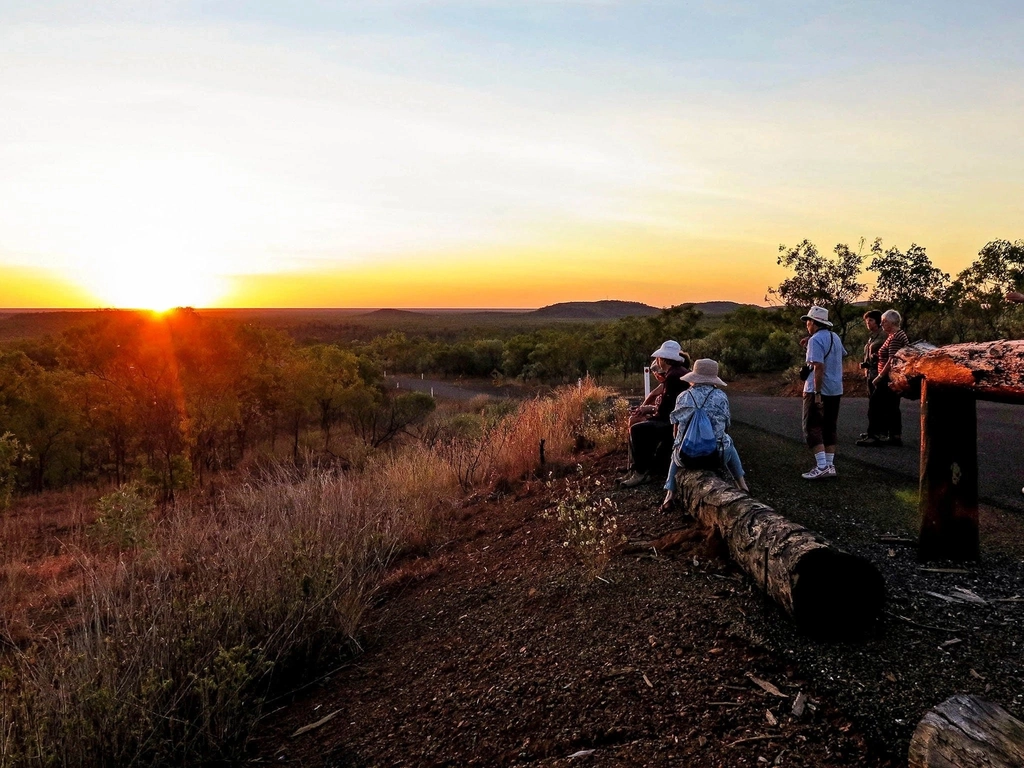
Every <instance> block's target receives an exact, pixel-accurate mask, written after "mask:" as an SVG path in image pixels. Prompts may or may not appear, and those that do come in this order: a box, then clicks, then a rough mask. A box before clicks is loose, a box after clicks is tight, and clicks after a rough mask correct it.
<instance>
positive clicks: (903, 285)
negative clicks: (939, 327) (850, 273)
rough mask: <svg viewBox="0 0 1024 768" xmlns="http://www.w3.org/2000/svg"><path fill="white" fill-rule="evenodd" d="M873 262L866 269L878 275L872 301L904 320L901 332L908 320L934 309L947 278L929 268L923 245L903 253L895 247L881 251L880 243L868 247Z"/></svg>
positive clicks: (945, 285)
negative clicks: (899, 315) (885, 305)
mask: <svg viewBox="0 0 1024 768" xmlns="http://www.w3.org/2000/svg"><path fill="white" fill-rule="evenodd" d="M871 253H872V254H873V255H874V258H873V259H872V260H871V263H870V264H868V269H869V270H871V271H872V272H876V273H877V274H878V281H877V283H876V284H875V290H874V291H873V293H872V295H871V298H872V299H874V300H875V301H879V302H882V303H883V304H888V305H889V306H892V307H895V308H896V309H897V310H898V311H899V313H900V314H901V315H902V316H903V329H904V330H907V329H908V328H909V327H910V318H912V317H917V316H918V315H919V314H920V313H922V312H924V311H927V310H929V309H934V308H935V307H937V306H938V305H939V303H940V302H941V301H942V297H943V294H944V292H945V290H946V288H947V287H948V285H949V275H948V274H947V273H945V272H943V271H942V270H941V269H939V268H938V267H935V266H933V265H932V262H931V259H929V258H928V254H927V253H925V248H924V246H923V245H918V244H917V243H911V244H910V247H909V248H908V249H907V251H906V253H903V252H901V251H900V249H899V248H897V247H896V246H892V247H890V248H889V249H888V250H886V251H883V250H882V239H881V238H876V239H875V242H874V243H872V245H871Z"/></svg>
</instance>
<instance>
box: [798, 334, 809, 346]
mask: <svg viewBox="0 0 1024 768" xmlns="http://www.w3.org/2000/svg"><path fill="white" fill-rule="evenodd" d="M810 340H811V337H810V336H804V337H803V338H802V339H800V346H801V347H806V346H807V342H808V341H810Z"/></svg>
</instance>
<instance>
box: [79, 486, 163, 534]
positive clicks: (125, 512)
mask: <svg viewBox="0 0 1024 768" xmlns="http://www.w3.org/2000/svg"><path fill="white" fill-rule="evenodd" d="M153 506H154V505H153V501H152V500H151V499H149V498H147V497H146V496H143V494H142V493H141V491H140V490H139V486H138V484H137V483H127V484H125V485H122V486H121V487H120V488H118V489H117V490H115V491H112V492H111V493H108V494H107V495H106V496H102V497H101V498H100V500H99V501H98V502H96V511H97V512H98V513H99V514H98V515H97V517H96V522H95V523H94V524H93V525H94V530H95V532H96V534H97V536H98V537H99V539H100V540H101V541H103V542H104V543H107V544H112V545H114V546H116V547H117V548H118V549H120V550H128V549H134V548H136V547H138V546H142V545H144V544H146V543H147V542H148V540H149V533H150V527H151V526H150V521H149V514H150V512H152V511H153Z"/></svg>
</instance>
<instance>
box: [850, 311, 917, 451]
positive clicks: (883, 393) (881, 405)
mask: <svg viewBox="0 0 1024 768" xmlns="http://www.w3.org/2000/svg"><path fill="white" fill-rule="evenodd" d="M902 322H903V318H902V317H900V313H899V312H897V311H896V310H895V309H890V310H887V311H885V312H883V313H882V330H883V331H885V341H883V342H882V346H881V347H879V349H878V375H877V376H875V378H874V380H873V381H872V382H871V383H872V384H873V385H874V387H875V391H874V392H872V393H871V397H870V398H869V399H868V422H869V423H871V424H877V425H878V430H877V431H878V432H879V434H878V435H871V436H869V437H866V438H863V439H861V440H858V441H857V445H867V446H882V445H894V446H901V445H903V414H902V413H900V393H899V392H895V391H893V390H892V388H891V387H890V386H889V371H890V370H892V359H893V357H894V356H895V354H896V353H897V352H898V351H899V350H901V349H902V348H903V347H905V346H907V345H908V344H909V343H910V339H908V338H907V334H906V333H904V332H903V329H902V328H900V324H901V323H902Z"/></svg>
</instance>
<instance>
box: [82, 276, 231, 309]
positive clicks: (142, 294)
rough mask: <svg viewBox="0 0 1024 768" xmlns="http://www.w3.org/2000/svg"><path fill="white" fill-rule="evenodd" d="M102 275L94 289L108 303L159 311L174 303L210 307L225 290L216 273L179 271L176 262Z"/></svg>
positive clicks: (178, 305)
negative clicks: (219, 284)
mask: <svg viewBox="0 0 1024 768" xmlns="http://www.w3.org/2000/svg"><path fill="white" fill-rule="evenodd" d="M98 277H99V279H97V280H96V281H95V283H94V284H93V285H92V289H93V291H94V292H95V293H96V295H97V296H98V297H99V298H101V299H102V300H103V303H104V304H106V305H110V306H113V307H122V308H133V309H152V310H156V311H158V312H162V311H164V310H167V309H171V308H172V307H208V306H210V305H211V304H213V303H214V302H215V301H216V300H217V298H218V297H219V295H220V293H221V292H220V291H219V290H218V288H217V285H216V281H215V278H214V277H212V276H210V275H206V274H202V273H200V272H197V271H192V270H189V271H176V269H175V267H174V265H173V264H155V265H147V264H139V265H136V266H135V267H133V268H129V269H128V270H124V271H120V270H118V271H111V272H109V273H107V274H106V275H103V276H102V277H100V276H98Z"/></svg>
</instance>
